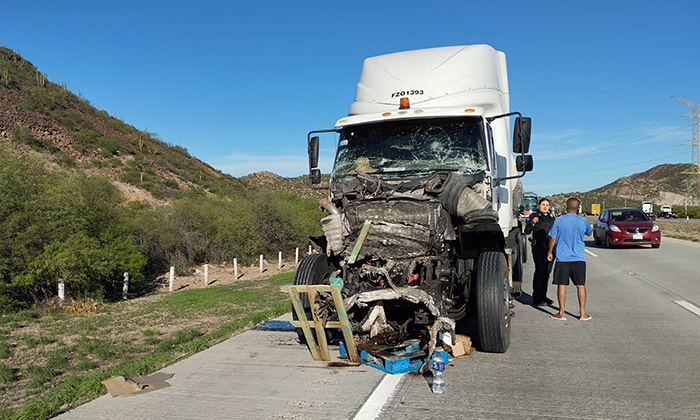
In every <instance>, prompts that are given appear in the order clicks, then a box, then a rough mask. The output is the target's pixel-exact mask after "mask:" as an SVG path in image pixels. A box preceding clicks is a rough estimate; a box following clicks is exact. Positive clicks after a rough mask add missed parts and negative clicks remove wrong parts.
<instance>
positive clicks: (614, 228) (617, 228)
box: [610, 225, 621, 232]
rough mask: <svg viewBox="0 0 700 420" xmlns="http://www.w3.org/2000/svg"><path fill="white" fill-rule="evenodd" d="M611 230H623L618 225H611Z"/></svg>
mask: <svg viewBox="0 0 700 420" xmlns="http://www.w3.org/2000/svg"><path fill="white" fill-rule="evenodd" d="M610 230H612V231H613V232H621V230H620V228H619V227H617V225H610Z"/></svg>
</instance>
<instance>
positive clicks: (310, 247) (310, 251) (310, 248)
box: [309, 245, 311, 255]
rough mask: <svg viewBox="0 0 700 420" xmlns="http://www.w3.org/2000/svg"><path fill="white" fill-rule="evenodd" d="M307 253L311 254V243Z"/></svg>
mask: <svg viewBox="0 0 700 420" xmlns="http://www.w3.org/2000/svg"><path fill="white" fill-rule="evenodd" d="M309 255H311V245H309Z"/></svg>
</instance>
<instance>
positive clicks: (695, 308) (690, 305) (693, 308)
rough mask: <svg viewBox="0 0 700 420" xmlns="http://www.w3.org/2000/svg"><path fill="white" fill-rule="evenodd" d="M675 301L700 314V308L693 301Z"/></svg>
mask: <svg viewBox="0 0 700 420" xmlns="http://www.w3.org/2000/svg"><path fill="white" fill-rule="evenodd" d="M674 302H676V303H677V304H679V305H681V306H682V307H684V308H685V309H687V310H689V311H690V312H692V313H694V314H695V315H697V316H700V308H698V307H697V306H695V305H693V304H692V303H688V302H686V301H684V300H674Z"/></svg>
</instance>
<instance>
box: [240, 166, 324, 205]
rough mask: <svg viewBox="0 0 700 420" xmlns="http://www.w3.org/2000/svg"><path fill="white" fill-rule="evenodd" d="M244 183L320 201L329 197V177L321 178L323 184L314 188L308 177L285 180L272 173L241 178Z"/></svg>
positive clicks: (264, 172) (261, 173)
mask: <svg viewBox="0 0 700 420" xmlns="http://www.w3.org/2000/svg"><path fill="white" fill-rule="evenodd" d="M240 179H241V181H242V182H244V183H245V184H250V185H258V186H265V187H267V188H269V189H272V190H276V191H287V192H291V193H294V194H296V195H298V196H300V197H302V198H311V199H316V200H320V199H322V198H325V197H327V196H328V179H329V175H322V176H321V184H319V185H315V186H312V185H311V183H310V182H309V177H308V176H307V175H302V176H298V177H296V178H283V177H281V176H279V175H276V174H273V173H272V172H267V171H263V172H256V173H254V174H250V175H246V176H244V177H242V178H240Z"/></svg>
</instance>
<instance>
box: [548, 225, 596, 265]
mask: <svg viewBox="0 0 700 420" xmlns="http://www.w3.org/2000/svg"><path fill="white" fill-rule="evenodd" d="M592 233H593V229H591V224H590V223H588V220H586V218H585V217H581V216H579V215H577V214H574V213H566V214H564V215H562V216H559V217H557V218H556V220H555V221H554V224H553V225H552V229H550V230H549V236H550V237H552V238H555V239H556V240H557V242H556V249H557V252H556V255H557V261H561V262H573V261H586V244H585V243H584V242H583V237H584V236H589V235H591V234H592Z"/></svg>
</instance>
